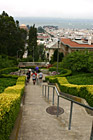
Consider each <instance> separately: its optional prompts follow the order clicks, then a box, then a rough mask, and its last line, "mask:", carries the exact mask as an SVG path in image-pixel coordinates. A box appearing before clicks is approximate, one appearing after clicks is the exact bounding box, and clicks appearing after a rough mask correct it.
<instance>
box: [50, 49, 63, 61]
mask: <svg viewBox="0 0 93 140" xmlns="http://www.w3.org/2000/svg"><path fill="white" fill-rule="evenodd" d="M57 54H58V49H56V50H55V51H54V54H53V56H52V57H51V63H53V62H56V61H57ZM63 57H64V55H63V53H62V52H59V62H61V61H62V59H63Z"/></svg>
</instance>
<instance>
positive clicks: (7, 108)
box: [0, 76, 26, 140]
mask: <svg viewBox="0 0 93 140" xmlns="http://www.w3.org/2000/svg"><path fill="white" fill-rule="evenodd" d="M25 78H26V77H23V76H22V77H19V78H18V80H17V82H18V85H17V84H16V85H15V86H12V87H8V88H7V89H5V91H4V92H3V93H2V94H0V139H2V140H9V136H10V133H11V131H12V128H13V126H14V123H15V120H16V117H17V115H18V112H19V109H20V103H21V96H22V95H23V93H24V87H25ZM20 82H21V84H19V83H20Z"/></svg>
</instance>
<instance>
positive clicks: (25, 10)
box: [0, 0, 93, 19]
mask: <svg viewBox="0 0 93 140" xmlns="http://www.w3.org/2000/svg"><path fill="white" fill-rule="evenodd" d="M2 11H5V12H7V13H8V14H9V15H11V16H13V17H57V18H76V19H77V18H85V19H93V0H0V14H1V13H2Z"/></svg>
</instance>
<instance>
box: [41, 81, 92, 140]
mask: <svg viewBox="0 0 93 140" xmlns="http://www.w3.org/2000/svg"><path fill="white" fill-rule="evenodd" d="M44 86H45V97H46V87H48V101H49V87H52V88H53V101H52V104H53V105H54V90H55V91H56V93H57V117H58V112H59V98H60V97H61V98H64V99H66V100H68V101H71V107H70V117H69V126H68V130H71V120H72V109H73V103H75V104H78V105H80V106H82V107H84V108H87V109H89V110H92V111H93V107H90V106H87V105H84V104H82V103H80V102H77V101H75V100H73V99H71V98H68V97H66V96H64V95H65V93H63V94H64V95H61V94H62V92H61V94H60V92H59V91H58V89H57V87H56V86H54V85H45V84H42V95H44ZM90 140H93V122H92V129H91V136H90Z"/></svg>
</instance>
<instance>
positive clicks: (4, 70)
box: [0, 67, 19, 76]
mask: <svg viewBox="0 0 93 140" xmlns="http://www.w3.org/2000/svg"><path fill="white" fill-rule="evenodd" d="M18 69H19V68H18V67H10V68H4V69H1V70H0V76H1V75H2V74H9V73H10V72H14V71H17V70H18Z"/></svg>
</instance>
